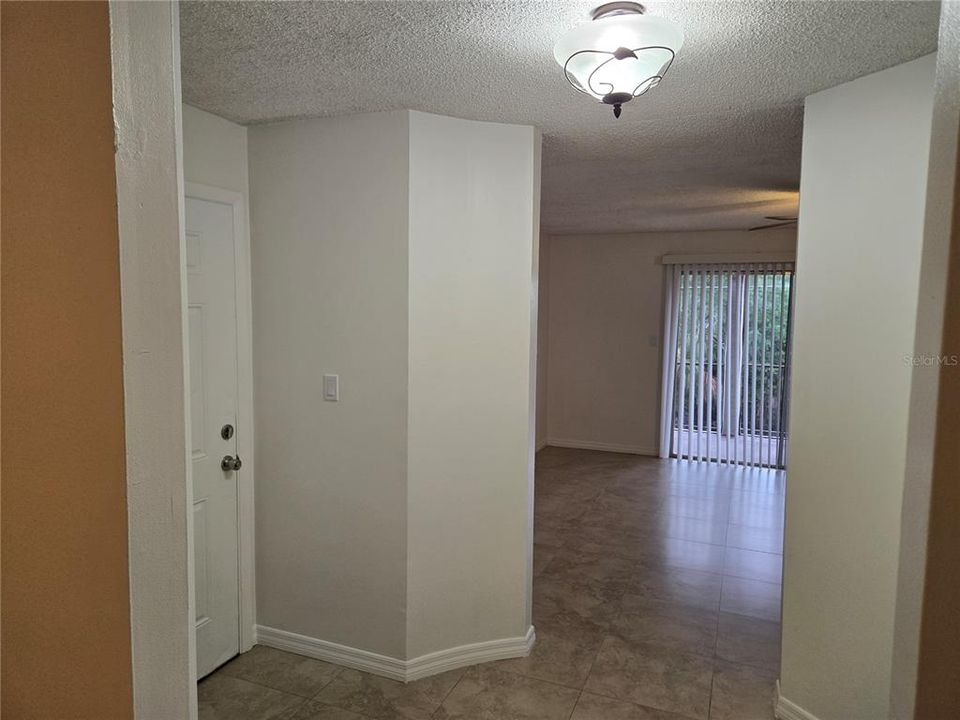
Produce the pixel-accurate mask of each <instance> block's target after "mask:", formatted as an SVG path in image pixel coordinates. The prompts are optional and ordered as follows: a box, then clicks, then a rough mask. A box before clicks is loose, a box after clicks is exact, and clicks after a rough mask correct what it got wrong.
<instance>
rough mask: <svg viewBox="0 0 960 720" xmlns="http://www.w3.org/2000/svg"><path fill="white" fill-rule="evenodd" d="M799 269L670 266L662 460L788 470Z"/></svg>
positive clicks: (784, 266) (783, 264) (782, 265)
mask: <svg viewBox="0 0 960 720" xmlns="http://www.w3.org/2000/svg"><path fill="white" fill-rule="evenodd" d="M793 286H794V267H793V263H787V262H777V263H743V264H675V265H672V266H668V271H667V292H668V294H667V299H668V301H667V303H666V310H665V318H664V331H665V332H664V337H665V343H664V362H663V406H662V412H661V425H660V454H661V456H663V457H667V456H670V457H678V458H686V459H690V460H707V461H714V462H721V463H730V464H739V465H749V466H762V467H776V468H782V467H784V466H785V464H786V451H787V399H788V393H789V370H790V316H791V309H792V301H793Z"/></svg>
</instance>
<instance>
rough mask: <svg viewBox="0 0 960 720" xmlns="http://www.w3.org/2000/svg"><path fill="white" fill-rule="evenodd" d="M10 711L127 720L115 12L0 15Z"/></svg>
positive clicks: (6, 683) (85, 6) (90, 7)
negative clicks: (112, 40)
mask: <svg viewBox="0 0 960 720" xmlns="http://www.w3.org/2000/svg"><path fill="white" fill-rule="evenodd" d="M0 25H2V33H3V38H2V52H3V57H2V61H0V66H2V82H0V85H2V88H3V96H2V101H0V102H2V105H3V114H2V145H3V168H2V176H3V206H2V207H3V214H2V221H0V222H2V229H3V247H2V254H3V266H2V308H3V310H2V327H3V330H2V346H3V358H2V394H3V415H2V418H3V419H2V434H3V457H2V474H3V492H2V520H0V525H2V533H3V534H2V544H3V567H2V574H3V594H2V602H0V605H2V612H3V615H2V627H3V638H2V645H3V660H4V662H3V677H2V687H3V699H2V713H3V715H4V716H5V717H8V718H23V719H27V718H38V719H45V718H65V717H70V718H90V719H91V720H93V719H94V718H96V719H99V718H111V719H115V720H121V719H122V718H130V717H132V715H133V699H132V678H131V666H130V663H131V650H130V607H129V602H130V595H129V584H128V565H127V503H126V501H127V478H126V463H125V461H124V441H125V431H124V398H123V363H122V347H121V313H120V264H119V238H118V232H117V182H116V175H115V172H114V132H113V129H114V128H113V102H112V85H111V62H110V24H109V16H108V6H107V3H66V4H63V3H43V2H38V3H6V2H5V3H2V4H0Z"/></svg>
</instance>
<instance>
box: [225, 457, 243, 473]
mask: <svg viewBox="0 0 960 720" xmlns="http://www.w3.org/2000/svg"><path fill="white" fill-rule="evenodd" d="M241 467H243V461H242V460H240V456H239V455H238V456H237V457H234V456H233V455H224V456H223V460H221V461H220V469H221V470H223V471H224V472H230V471H231V470H239V469H240V468H241Z"/></svg>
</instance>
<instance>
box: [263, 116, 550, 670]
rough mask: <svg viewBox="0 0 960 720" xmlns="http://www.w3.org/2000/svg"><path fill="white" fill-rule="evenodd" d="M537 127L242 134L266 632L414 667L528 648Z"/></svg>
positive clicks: (431, 125) (409, 120)
mask: <svg viewBox="0 0 960 720" xmlns="http://www.w3.org/2000/svg"><path fill="white" fill-rule="evenodd" d="M539 142H540V139H539V135H538V134H537V132H536V131H535V130H534V129H533V128H530V127H522V126H513V125H503V124H494V123H481V122H472V121H465V120H457V119H453V118H445V117H439V116H435V115H428V114H424V113H418V112H410V111H400V112H391V113H373V114H365V115H357V116H352V117H341V118H328V119H317V120H303V121H293V122H285V123H276V124H272V125H269V126H258V127H254V128H251V129H250V131H249V157H250V198H251V228H252V254H253V284H254V293H253V296H254V353H255V376H254V386H255V397H256V421H257V440H256V445H257V467H256V472H257V483H258V490H257V553H258V554H257V577H258V589H257V593H258V594H257V608H258V622H259V627H258V641H259V642H261V643H263V644H267V645H272V646H274V647H278V648H285V649H288V650H296V651H297V652H301V653H303V654H307V655H310V656H313V657H317V658H320V659H324V660H328V661H332V662H337V663H340V664H343V665H347V666H349V667H355V668H359V669H363V670H367V671H369V672H373V673H378V674H381V675H384V676H387V677H392V678H395V679H400V680H412V679H416V678H418V677H423V676H425V675H428V674H433V673H437V672H442V671H443V670H448V669H451V668H453V667H458V666H463V665H469V664H473V663H476V662H481V661H487V660H494V659H503V658H505V657H517V656H521V655H525V654H527V653H528V652H529V649H530V646H531V643H532V642H533V638H534V635H533V630H532V628H531V626H530V603H531V600H530V597H531V591H532V579H531V570H530V564H531V551H532V523H531V517H532V506H531V503H532V482H533V472H532V468H533V463H532V457H533V448H534V444H535V438H534V434H535V422H534V416H535V412H536V402H535V401H536V393H535V386H534V383H535V373H536V307H537V305H536V297H535V293H536V284H535V277H536V272H537V254H536V243H537V242H538V241H539V228H538V223H539ZM324 373H331V374H338V375H339V376H340V399H339V401H338V402H323V401H322V400H321V388H320V384H319V378H320V376H321V375H322V374H324ZM491 528H497V531H496V532H491V530H490V529H491Z"/></svg>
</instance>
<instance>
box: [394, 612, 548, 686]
mask: <svg viewBox="0 0 960 720" xmlns="http://www.w3.org/2000/svg"><path fill="white" fill-rule="evenodd" d="M536 639H537V635H536V633H535V632H534V630H533V625H531V626H530V627H529V628H528V629H527V634H526V635H524V636H523V637H513V638H503V639H502V640H488V641H486V642H479V643H472V644H471V645H460V646H459V647H453V648H450V649H449V650H440V651H439V652H434V653H429V654H427V655H421V656H420V657H418V658H414V659H413V660H408V661H407V681H408V682H409V681H410V680H419V679H420V678H425V677H429V676H430V675H437V674H439V673H442V672H446V671H447V670H455V669H456V668H460V667H464V666H466V665H476V664H478V663H485V662H491V661H492V660H507V659H508V658H517V657H526V656H527V655H529V654H530V650H531V649H533V643H534V642H536Z"/></svg>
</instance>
